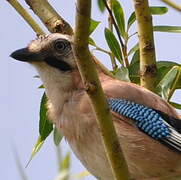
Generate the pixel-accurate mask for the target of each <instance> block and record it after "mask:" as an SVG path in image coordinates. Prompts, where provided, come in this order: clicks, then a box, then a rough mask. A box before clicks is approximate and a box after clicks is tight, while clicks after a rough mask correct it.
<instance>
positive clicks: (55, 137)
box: [53, 127, 63, 146]
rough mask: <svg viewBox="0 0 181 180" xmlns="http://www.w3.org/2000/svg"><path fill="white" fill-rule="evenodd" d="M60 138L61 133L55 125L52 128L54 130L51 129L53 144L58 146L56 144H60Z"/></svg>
mask: <svg viewBox="0 0 181 180" xmlns="http://www.w3.org/2000/svg"><path fill="white" fill-rule="evenodd" d="M62 138H63V134H61V133H60V132H59V131H58V130H57V128H56V127H55V128H54V131H53V140H54V144H55V145H56V146H58V145H59V144H60V142H61V140H62Z"/></svg>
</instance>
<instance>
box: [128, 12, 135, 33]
mask: <svg viewBox="0 0 181 180" xmlns="http://www.w3.org/2000/svg"><path fill="white" fill-rule="evenodd" d="M135 21H136V15H135V12H133V13H132V14H131V16H130V17H129V19H128V25H127V26H128V27H127V28H128V30H129V28H130V27H131V25H132V24H133V23H134V22H135Z"/></svg>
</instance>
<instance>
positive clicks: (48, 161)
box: [0, 0, 181, 180]
mask: <svg viewBox="0 0 181 180" xmlns="http://www.w3.org/2000/svg"><path fill="white" fill-rule="evenodd" d="M19 2H21V3H22V4H23V5H24V7H26V8H27V9H28V6H27V5H26V4H25V3H24V1H23V0H20V1H19ZM49 2H50V3H51V4H52V6H53V7H54V8H55V9H56V10H57V11H58V12H59V13H60V14H61V16H62V17H64V18H65V20H66V21H68V22H69V23H70V24H71V25H72V27H74V22H75V20H74V16H75V3H76V2H75V1H73V0H66V1H58V0H50V1H49ZM176 2H177V1H176ZM178 2H179V1H178ZM121 3H122V6H123V8H124V10H125V14H126V17H127V18H128V17H129V15H130V14H131V13H132V12H133V3H132V1H121ZM179 3H180V2H179ZM150 5H152V6H153V5H157V6H161V5H162V6H163V5H164V4H163V3H161V1H159V0H154V1H150ZM29 12H30V13H31V14H32V15H33V17H35V18H36V19H37V17H36V16H35V15H34V14H33V13H32V12H31V10H29ZM0 17H1V28H0V42H1V45H0V82H1V85H0V114H1V116H0V117H1V118H0V119H1V120H0V123H1V125H0V142H1V146H0V171H1V173H0V179H6V180H10V179H14V180H18V179H21V177H20V172H19V170H18V168H17V161H16V158H15V157H16V156H15V151H16V152H17V153H18V157H19V160H20V161H21V164H22V167H23V169H24V172H25V173H26V175H27V177H28V178H27V179H29V180H37V179H43V180H54V179H55V177H56V176H57V172H58V161H57V152H56V148H55V145H54V143H53V140H52V139H53V138H52V136H49V137H48V139H47V140H46V142H45V143H44V145H43V147H42V148H41V150H40V152H39V153H38V154H37V155H36V156H35V158H34V159H33V160H32V161H31V163H30V164H29V166H28V167H27V168H24V167H25V166H26V164H27V162H28V160H29V157H30V154H31V151H32V148H33V146H34V144H35V142H36V140H37V138H38V135H39V134H38V126H39V124H38V123H39V122H38V121H39V105H40V99H41V97H42V94H43V90H42V89H38V87H39V86H40V85H41V82H40V80H39V79H37V78H34V76H35V75H37V73H36V71H35V70H34V69H33V67H31V66H29V65H27V64H25V63H22V62H18V61H14V60H13V59H12V58H10V57H9V55H10V54H11V52H13V51H14V50H16V49H19V48H22V47H24V46H26V45H27V44H28V43H29V41H31V40H33V39H34V38H35V33H34V32H33V30H32V29H31V28H30V27H29V26H28V25H27V23H26V22H25V21H24V20H23V19H22V17H20V16H19V15H18V14H17V12H16V11H15V10H14V9H13V8H12V7H11V6H10V5H9V4H8V3H7V1H6V0H1V1H0ZM180 17H181V14H180V13H178V12H176V11H175V10H173V9H171V8H169V11H168V13H167V14H165V15H163V16H154V17H153V23H154V25H158V24H159V25H175V26H179V25H180ZM92 18H93V19H94V20H97V21H101V24H100V25H99V26H98V28H97V29H96V31H95V32H94V33H93V34H92V37H93V39H94V40H95V42H96V43H97V44H98V45H99V46H100V47H103V48H106V49H107V46H106V41H105V38H104V31H103V30H104V28H105V27H106V26H107V19H106V18H107V13H106V12H104V13H101V12H100V11H99V9H98V6H97V1H95V0H94V1H93V7H92ZM42 27H43V25H42ZM134 28H135V26H133V27H132V31H133V32H134V31H135V29H134ZM44 29H45V28H44ZM45 31H47V30H46V29H45ZM134 42H135V39H134V38H133V40H132V42H131V43H132V45H133V44H134ZM155 45H156V53H157V60H171V61H175V62H177V63H181V54H180V52H181V35H180V34H174V33H155ZM94 54H95V55H96V56H97V57H98V59H100V60H101V61H102V62H103V63H104V64H105V65H106V66H107V67H108V68H111V65H110V60H109V57H108V56H106V55H105V54H103V53H101V52H95V51H94ZM173 99H174V100H176V101H177V102H180V103H181V91H176V93H175V95H174V97H173ZM15 149H16V150H15ZM61 151H62V154H65V152H67V151H71V150H70V148H69V146H68V144H67V142H65V141H64V140H63V141H62V142H61ZM82 171H85V168H84V167H83V166H82V165H81V163H80V162H79V160H77V159H76V157H75V156H74V155H73V153H71V173H73V174H76V173H79V172H82ZM84 179H85V180H94V179H95V178H93V177H92V176H86V177H85V178H84Z"/></svg>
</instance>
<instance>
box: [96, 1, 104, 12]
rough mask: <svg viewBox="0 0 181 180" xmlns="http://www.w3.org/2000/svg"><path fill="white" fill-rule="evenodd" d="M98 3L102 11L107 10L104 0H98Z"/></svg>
mask: <svg viewBox="0 0 181 180" xmlns="http://www.w3.org/2000/svg"><path fill="white" fill-rule="evenodd" d="M97 4H98V7H99V9H100V11H101V12H104V10H105V5H104V2H103V0H97Z"/></svg>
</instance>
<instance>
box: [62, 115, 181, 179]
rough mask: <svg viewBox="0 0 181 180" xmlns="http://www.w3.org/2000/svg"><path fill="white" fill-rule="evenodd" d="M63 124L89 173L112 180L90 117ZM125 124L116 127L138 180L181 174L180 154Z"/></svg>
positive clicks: (69, 139)
mask: <svg viewBox="0 0 181 180" xmlns="http://www.w3.org/2000/svg"><path fill="white" fill-rule="evenodd" d="M69 115H70V112H69ZM62 122H63V124H62V128H63V133H64V135H65V137H66V138H67V140H68V142H69V144H70V146H71V148H72V150H73V151H74V153H75V154H76V156H77V157H78V159H79V160H80V161H81V162H82V164H83V165H84V166H85V167H86V168H87V170H88V171H89V172H90V173H91V174H93V175H94V176H95V177H97V178H98V179H101V180H112V179H113V176H112V173H111V169H110V167H109V164H108V161H107V158H106V155H105V151H104V148H103V145H102V141H101V138H100V133H99V130H98V128H97V125H96V123H95V122H94V121H92V120H91V119H90V118H89V117H88V116H87V117H80V115H79V116H76V114H74V116H72V115H71V118H70V117H69V116H62ZM121 123H123V124H124V122H121ZM123 124H120V123H119V124H118V125H116V129H117V133H118V136H119V139H120V144H121V146H122V149H123V151H124V155H125V158H126V160H127V164H128V167H129V171H130V174H131V177H132V178H133V179H134V180H157V178H156V177H161V176H167V175H170V174H174V173H177V174H178V172H181V171H178V168H179V167H180V170H181V156H180V154H177V153H176V154H175V153H174V152H172V151H171V150H169V149H168V148H167V147H164V146H163V145H161V144H160V143H158V142H156V143H155V141H154V140H152V139H151V138H149V137H148V136H147V135H144V134H143V133H142V132H140V133H138V132H137V131H138V130H137V129H135V128H134V127H131V126H130V127H129V128H128V127H124V125H123ZM130 132H131V134H130ZM137 133H138V134H137ZM143 137H144V138H143ZM144 141H146V142H144ZM164 153H165V154H164Z"/></svg>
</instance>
